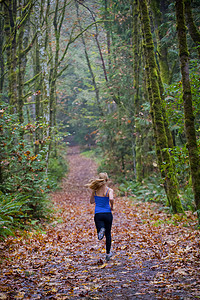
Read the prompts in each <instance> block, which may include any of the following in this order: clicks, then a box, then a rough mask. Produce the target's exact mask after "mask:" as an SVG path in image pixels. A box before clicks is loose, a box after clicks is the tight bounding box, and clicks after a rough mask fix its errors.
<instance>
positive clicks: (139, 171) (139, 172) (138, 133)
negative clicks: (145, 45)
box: [133, 0, 143, 182]
mask: <svg viewBox="0 0 200 300" xmlns="http://www.w3.org/2000/svg"><path fill="white" fill-rule="evenodd" d="M139 30H140V29H139V7H138V0H134V2H133V59H134V89H135V95H134V111H135V117H134V120H135V132H136V139H135V158H136V179H137V181H138V182H141V181H142V179H143V172H142V171H143V168H142V154H141V152H142V142H141V141H142V138H141V126H140V122H139V112H140V95H139V91H140V88H139V75H140V62H141V57H140V49H139V44H140V43H139Z"/></svg>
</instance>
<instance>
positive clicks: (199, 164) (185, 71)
mask: <svg viewBox="0 0 200 300" xmlns="http://www.w3.org/2000/svg"><path fill="white" fill-rule="evenodd" d="M176 19H177V32H178V41H179V55H180V62H181V74H182V83H183V105H184V115H185V132H186V138H187V148H188V152H189V160H190V168H191V176H192V185H193V190H194V198H195V203H196V209H197V213H198V218H199V224H200V153H199V150H198V147H197V139H196V131H195V126H194V119H195V118H194V113H193V102H192V92H191V85H190V77H189V53H188V47H187V39H186V27H185V14H184V1H183V0H176Z"/></svg>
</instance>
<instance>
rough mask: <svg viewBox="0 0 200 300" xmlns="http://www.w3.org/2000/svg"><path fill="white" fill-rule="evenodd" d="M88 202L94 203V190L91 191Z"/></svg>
mask: <svg viewBox="0 0 200 300" xmlns="http://www.w3.org/2000/svg"><path fill="white" fill-rule="evenodd" d="M90 203H91V204H94V203H95V200H94V191H93V192H92V194H91V197H90Z"/></svg>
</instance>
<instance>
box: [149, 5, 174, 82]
mask: <svg viewBox="0 0 200 300" xmlns="http://www.w3.org/2000/svg"><path fill="white" fill-rule="evenodd" d="M161 2H162V1H160V0H152V1H151V8H152V11H153V15H154V25H155V34H156V42H157V54H158V62H159V67H160V74H161V77H162V81H163V82H164V83H166V84H169V79H170V74H169V64H168V58H167V56H168V51H167V47H166V46H164V45H162V42H161V39H162V38H163V36H162V35H161V31H160V26H161V25H162V24H163V21H164V20H163V13H164V12H163V11H162V9H163V10H164V9H165V6H164V5H162V3H161ZM165 2H166V1H165Z"/></svg>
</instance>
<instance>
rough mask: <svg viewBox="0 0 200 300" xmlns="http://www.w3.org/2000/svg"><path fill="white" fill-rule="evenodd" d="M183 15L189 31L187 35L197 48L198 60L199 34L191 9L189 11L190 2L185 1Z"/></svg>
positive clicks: (199, 50)
mask: <svg viewBox="0 0 200 300" xmlns="http://www.w3.org/2000/svg"><path fill="white" fill-rule="evenodd" d="M184 3H185V15H186V22H187V26H188V29H189V33H190V35H191V38H192V39H193V41H194V43H195V44H196V46H197V51H198V55H199V58H200V32H199V30H198V28H197V26H196V25H195V23H194V20H193V16H192V9H191V0H185V1H184Z"/></svg>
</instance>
